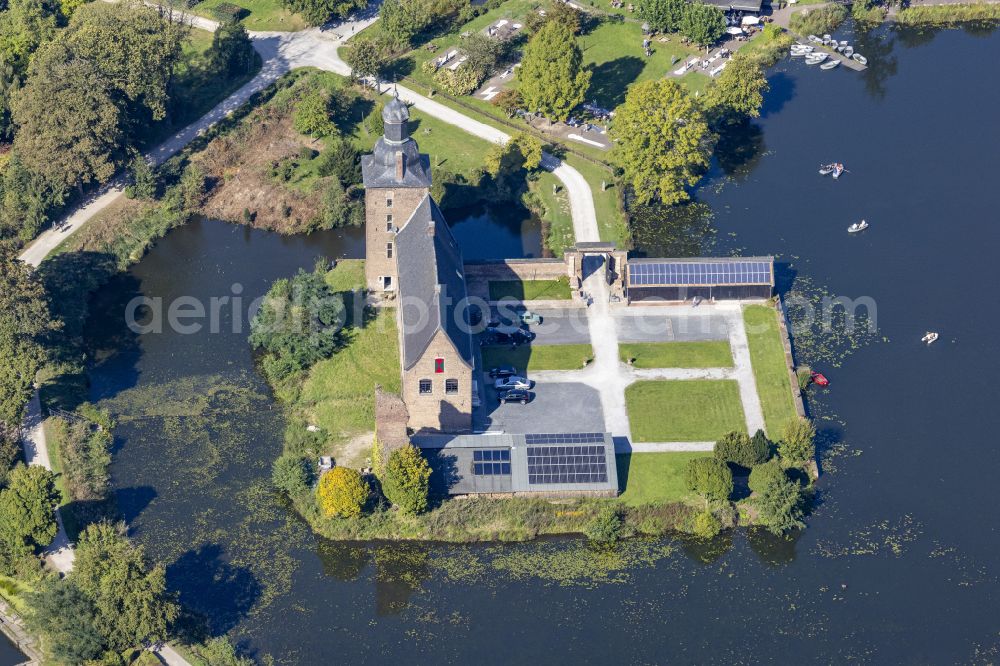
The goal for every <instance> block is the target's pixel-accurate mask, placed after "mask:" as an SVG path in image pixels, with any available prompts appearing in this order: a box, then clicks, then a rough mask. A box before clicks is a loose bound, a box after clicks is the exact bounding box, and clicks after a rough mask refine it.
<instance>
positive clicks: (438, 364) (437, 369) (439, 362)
mask: <svg viewBox="0 0 1000 666" xmlns="http://www.w3.org/2000/svg"><path fill="white" fill-rule="evenodd" d="M443 372H444V359H443V358H436V359H434V374H437V375H440V374H441V373H443Z"/></svg>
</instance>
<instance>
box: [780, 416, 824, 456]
mask: <svg viewBox="0 0 1000 666" xmlns="http://www.w3.org/2000/svg"><path fill="white" fill-rule="evenodd" d="M815 439H816V426H814V425H813V422H812V421H810V420H809V419H804V418H799V419H794V420H792V421H789V422H787V423H786V424H785V427H784V429H783V430H782V432H781V440H780V441H779V442H778V455H779V456H781V459H782V460H785V461H787V462H790V463H800V462H803V461H806V460H812V459H813V458H814V457H815V456H816V445H815V443H814V442H815Z"/></svg>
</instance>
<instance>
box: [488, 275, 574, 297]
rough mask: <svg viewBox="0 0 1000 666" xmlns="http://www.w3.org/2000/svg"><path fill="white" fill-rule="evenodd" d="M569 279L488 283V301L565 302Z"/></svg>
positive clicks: (567, 294) (568, 295)
mask: <svg viewBox="0 0 1000 666" xmlns="http://www.w3.org/2000/svg"><path fill="white" fill-rule="evenodd" d="M570 295H571V292H570V288H569V278H568V277H561V278H559V279H557V280H496V281H491V282H490V300H492V301H499V300H500V299H501V298H514V299H517V300H519V301H556V300H558V301H566V300H569V299H570Z"/></svg>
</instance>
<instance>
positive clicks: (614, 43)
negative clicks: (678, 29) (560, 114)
mask: <svg viewBox="0 0 1000 666" xmlns="http://www.w3.org/2000/svg"><path fill="white" fill-rule="evenodd" d="M667 38H668V40H669V41H667V42H660V41H658V40H659V36H657V37H654V38H653V43H652V47H651V48H652V50H653V55H652V56H650V57H648V58H647V57H646V54H645V53H644V52H643V50H642V40H643V34H642V26H641V24H639V23H631V22H628V23H612V22H611V21H602V22H601V23H600V25H598V26H597V28H595V29H594V30H593V31H592V32H590V33H589V34H586V35H581V36H580V37H579V38H578V39H579V44H580V49H581V50H582V51H583V62H584V64H585V65H587V66H590V67H592V71H593V74H592V75H591V77H590V90H589V91H588V92H587V101H588V102H594V103H596V104H598V105H599V106H602V107H604V108H605V109H614V108H615V107H617V106H618V105H619V104H621V103H622V102H624V101H625V91H626V89H627V88H628V87H629V86H630V85H632V84H633V83H637V82H639V81H648V80H651V79H660V78H663V76H664V75H666V74H667V73H668V72H670V71H672V70H675V69H677V67H679V66H680V63H681V62H683V61H684V60H685V59H686V58H690V57H691V56H692V55H694V54H696V53H697V52H696V51H695V50H694V49H692V48H690V47H688V46H684V45H683V44H681V38H680V35H676V34H675V35H669V36H668V37H667ZM688 78H689V77H684V79H682V80H681V82H682V83H685V84H686V83H688ZM706 78H707V77H706Z"/></svg>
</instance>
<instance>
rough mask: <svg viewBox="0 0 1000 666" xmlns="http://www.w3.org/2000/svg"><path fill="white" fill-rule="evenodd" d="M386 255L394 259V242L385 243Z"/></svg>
mask: <svg viewBox="0 0 1000 666" xmlns="http://www.w3.org/2000/svg"><path fill="white" fill-rule="evenodd" d="M385 256H386V258H387V259H392V243H386V244H385Z"/></svg>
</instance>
